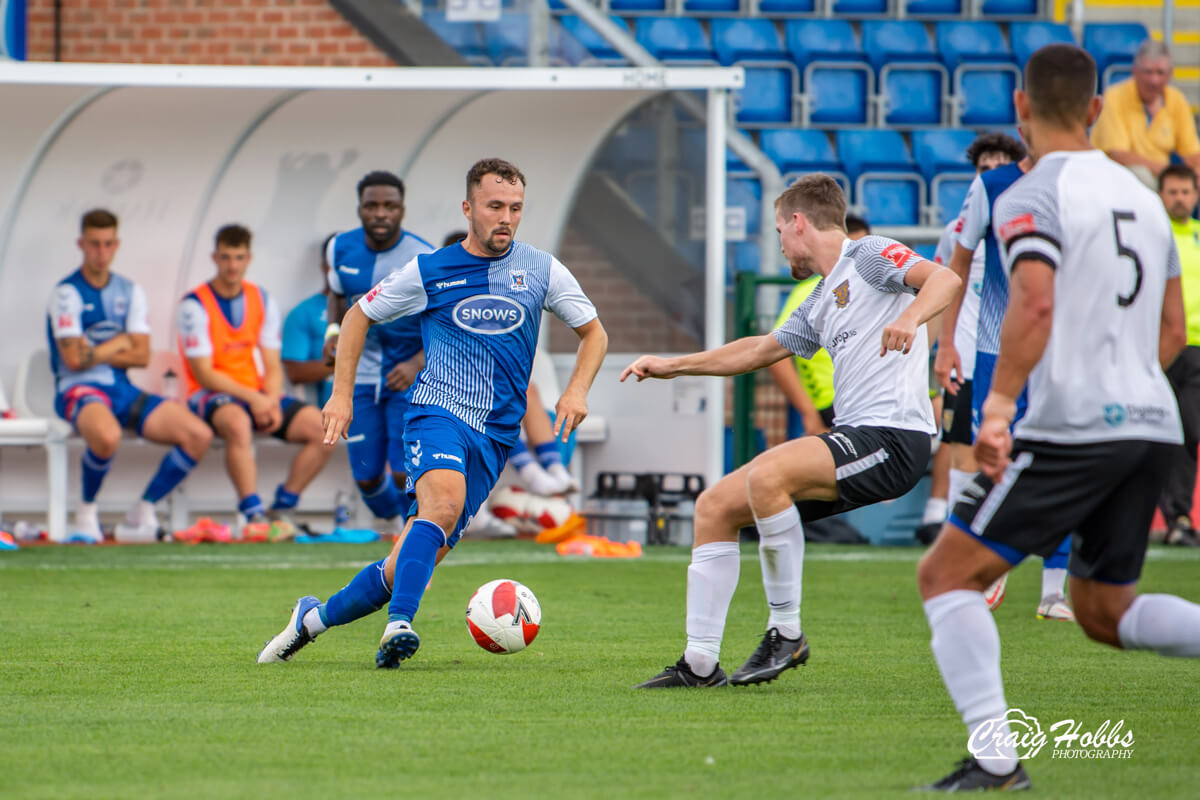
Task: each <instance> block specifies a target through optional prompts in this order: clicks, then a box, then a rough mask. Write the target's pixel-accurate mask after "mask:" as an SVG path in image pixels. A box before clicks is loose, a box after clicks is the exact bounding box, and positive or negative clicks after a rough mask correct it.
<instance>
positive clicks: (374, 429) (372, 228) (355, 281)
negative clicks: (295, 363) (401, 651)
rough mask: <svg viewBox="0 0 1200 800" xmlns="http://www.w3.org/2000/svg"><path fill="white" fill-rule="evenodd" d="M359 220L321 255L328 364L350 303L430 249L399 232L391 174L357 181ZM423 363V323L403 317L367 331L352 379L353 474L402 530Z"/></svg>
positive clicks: (375, 506)
mask: <svg viewBox="0 0 1200 800" xmlns="http://www.w3.org/2000/svg"><path fill="white" fill-rule="evenodd" d="M358 218H359V219H360V220H362V227H360V228H356V229H354V230H352V231H346V232H345V233H340V234H338V235H337V236H335V237H334V238H333V240H332V241H330V242H329V244H328V245H327V246H326V250H325V258H326V261H327V263H328V264H329V274H328V282H329V289H330V293H329V301H328V308H327V315H328V317H329V319H330V321H331V322H330V324H329V327H328V328H327V329H326V332H325V354H326V360H327V361H332V358H333V354H334V352H335V351H336V349H337V343H338V331H339V325H338V323H337V322H336V320H340V319H341V318H342V317H343V316H344V315H345V313H346V309H347V306H349V305H353V304H354V303H357V302H358V300H359V298H361V297H362V296H363V295H365V294H366V293H367V292H368V291H370V289H371V287H372V286H375V285H377V284H378V283H379V282H380V281H382V280H383V279H384V278H386V277H387V276H388V275H390V274H392V273H393V272H395V271H396V270H398V269H400V268H401V267H403V266H404V265H405V264H407V263H408V262H409V261H411V260H412V259H414V258H415V257H417V256H418V255H421V254H423V253H432V252H433V250H434V248H433V246H432V245H430V244H429V242H427V241H425V240H424V239H422V238H421V237H420V236H417V235H416V234H415V233H412V232H411V231H406V230H404V229H403V228H402V227H401V223H403V221H404V182H403V181H401V180H400V179H399V178H398V177H396V176H395V175H393V174H392V173H390V172H384V171H375V172H370V173H368V174H367V175H365V176H364V177H363V179H362V180H361V181H359V182H358ZM424 366H425V352H424V350H423V349H422V345H421V326H420V323H419V322H418V321H417V319H416V318H415V317H413V318H402V319H398V320H396V321H395V322H392V323H389V324H387V325H376V326H373V327H372V328H371V329H370V330H369V331H368V332H367V339H366V342H365V344H364V345H363V353H362V358H360V359H359V361H358V371H357V373H356V374H355V377H354V419H353V422H352V423H351V424H350V430H349V432H348V434H347V439H346V449H347V451H348V454H349V457H350V471H351V473H352V474H353V475H354V481H355V483H357V484H358V489H359V492H360V493H361V494H362V497H363V501H364V502H365V503H366V504H367V507H368V508H370V509H371V511H372V512H373V513H374V514H375V516H377V517H380V518H381V519H388V520H393V521H395V523H396V524H397V526H398V527H399V526H403V525H404V512H405V511H406V510H407V506H408V502H407V501H406V500H405V499H404V497H403V495H402V494H401V489H400V487H401V486H403V484H404V473H405V469H404V415H405V414H406V413H407V412H408V389H409V388H410V387H411V386H412V382H413V379H414V378H415V377H416V375H417V373H418V372H420V371H421V368H422V367H424ZM389 465H390V466H391V473H392V475H391V478H392V479H391V480H389V479H388V466H389ZM397 533H399V529H398V530H397Z"/></svg>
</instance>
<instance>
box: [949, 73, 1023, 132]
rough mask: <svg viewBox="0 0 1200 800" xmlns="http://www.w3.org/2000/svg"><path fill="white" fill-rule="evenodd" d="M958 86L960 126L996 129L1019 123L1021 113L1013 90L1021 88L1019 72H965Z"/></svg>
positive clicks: (956, 92) (961, 75)
mask: <svg viewBox="0 0 1200 800" xmlns="http://www.w3.org/2000/svg"><path fill="white" fill-rule="evenodd" d="M956 83H957V84H958V88H957V90H956V91H955V94H956V96H957V97H958V98H959V100H960V101H961V103H962V105H961V106H960V109H959V111H960V113H959V116H958V124H959V125H966V126H967V127H971V128H993V127H997V126H1000V125H1015V124H1016V122H1017V112H1016V109H1015V108H1014V107H1013V101H1012V96H1013V89H1016V88H1017V74H1016V72H1007V71H991V70H983V71H978V72H965V73H961V74H960V78H959V80H958V81H957V82H956Z"/></svg>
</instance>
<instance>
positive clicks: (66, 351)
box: [58, 333, 133, 372]
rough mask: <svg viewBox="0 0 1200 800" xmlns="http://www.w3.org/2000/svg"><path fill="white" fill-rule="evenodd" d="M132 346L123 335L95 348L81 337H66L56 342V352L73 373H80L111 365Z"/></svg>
mask: <svg viewBox="0 0 1200 800" xmlns="http://www.w3.org/2000/svg"><path fill="white" fill-rule="evenodd" d="M132 346H133V343H132V341H131V340H130V339H129V337H128V336H127V335H125V334H123V333H122V334H118V335H116V336H114V337H113V338H111V339H109V340H108V341H107V342H104V343H103V344H99V345H95V346H93V345H92V344H91V343H90V342H88V340H87V339H85V338H84V337H82V336H66V337H63V338H61V339H59V340H58V352H59V354H60V355H61V356H62V360H63V363H65V364H66V365H67V369H70V370H71V371H73V372H81V371H83V370H85V369H89V368H91V367H94V366H95V365H96V364H109V363H112V361H113V360H114V357H115V356H116V355H117V354H119V353H122V352H124V351H126V350H129V349H130V348H131V347H132Z"/></svg>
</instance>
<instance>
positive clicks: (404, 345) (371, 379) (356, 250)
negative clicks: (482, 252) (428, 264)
mask: <svg viewBox="0 0 1200 800" xmlns="http://www.w3.org/2000/svg"><path fill="white" fill-rule="evenodd" d="M433 249H434V248H433V246H432V245H431V244H429V242H427V241H425V240H424V239H422V238H421V237H420V236H417V235H416V234H415V233H412V232H410V231H404V232H403V233H402V234H401V236H400V240H399V241H398V242H396V243H395V244H394V245H392V246H391V247H389V248H388V249H387V250H373V249H371V247H369V246H368V245H367V236H366V233H365V232H364V231H363V229H362V228H356V229H354V230H352V231H346V232H345V233H339V234H338V235H337V236H335V237H334V238H333V240H332V241H331V242H330V243H329V248H328V250H327V251H326V253H325V256H326V261H327V262H328V264H329V267H330V270H329V288H330V289H332V290H333V291H334V293H336V294H340V295H343V296H345V298H346V302H347V303H350V304H353V303H356V302H358V299H359V298H360V297H362V296H363V295H364V294H366V293H367V292H369V291H370V290H371V287H372V286H375V285H377V284H378V283H379V282H380V281H382V280H383V279H384V278H386V277H387V276H388V275H390V274H391V273H393V272H395V271H396V270H398V269H400V268H401V267H403V266H404V265H405V264H407V263H408V262H409V261H412V260H413V259H414V258H415V257H416V256H418V255H421V254H422V253H431V252H433ZM420 351H421V326H420V323H419V322H417V320H415V319H401V320H397V321H395V322H393V323H390V324H388V325H375V326H372V328H371V330H370V332H369V333H368V334H367V341H366V344H364V345H363V354H362V358H360V359H359V361H358V373H357V374H356V375H355V382H356V383H369V384H379V383H380V382H381V381H382V380H383V378H384V377H385V376H386V375H387V373H388V372H389V371H390V370H391V369H392V367H394V366H396V364H399V363H400V362H401V361H407V360H408V359H410V358H412V357H413V356H415V355H416V354H417V353H419V352H420Z"/></svg>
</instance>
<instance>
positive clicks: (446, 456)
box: [433, 453, 463, 464]
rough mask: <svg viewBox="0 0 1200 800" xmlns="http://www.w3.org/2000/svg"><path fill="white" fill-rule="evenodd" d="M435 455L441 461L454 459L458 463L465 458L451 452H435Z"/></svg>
mask: <svg viewBox="0 0 1200 800" xmlns="http://www.w3.org/2000/svg"><path fill="white" fill-rule="evenodd" d="M433 457H434V458H436V459H438V460H439V461H453V462H455V463H457V464H461V463H463V460H462V459H461V458H459V457H458V456H455V455H451V454H450V453H434V454H433Z"/></svg>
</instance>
